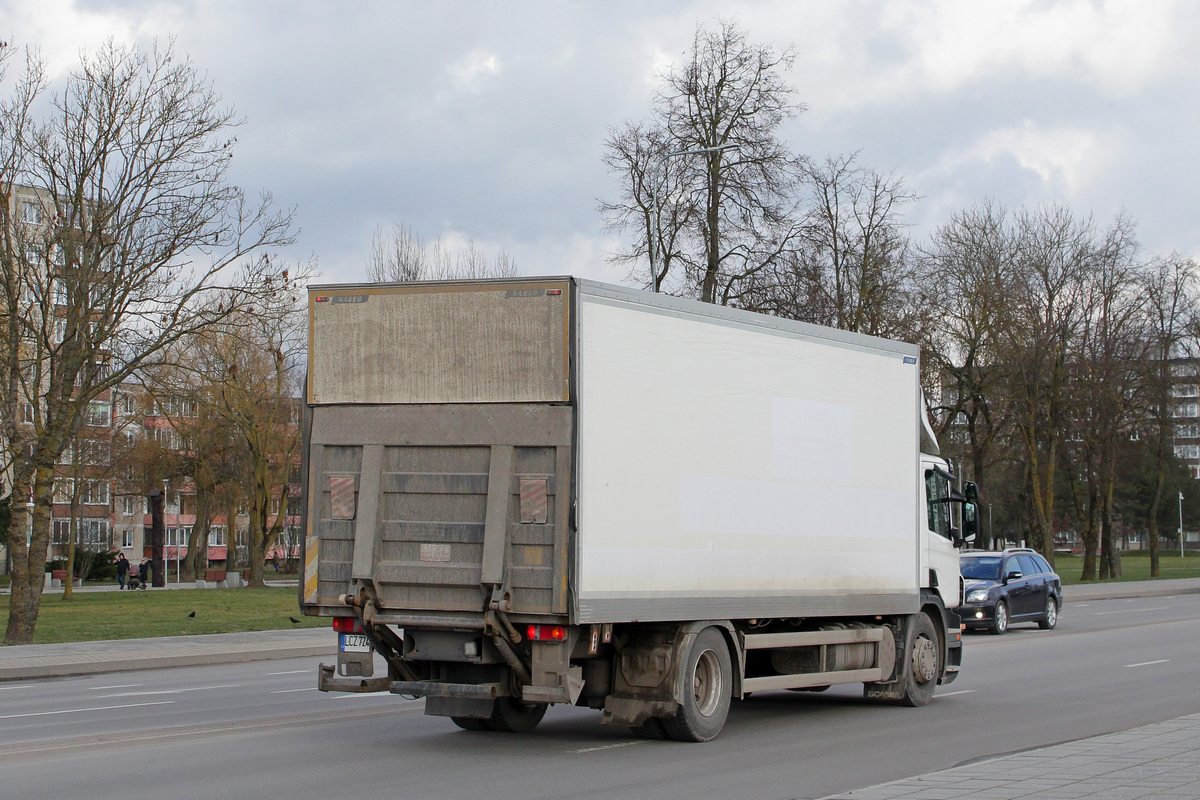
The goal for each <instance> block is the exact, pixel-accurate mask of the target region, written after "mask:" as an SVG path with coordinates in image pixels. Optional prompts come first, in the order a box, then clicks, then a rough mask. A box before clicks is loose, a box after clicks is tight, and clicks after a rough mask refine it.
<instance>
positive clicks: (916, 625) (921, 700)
mask: <svg viewBox="0 0 1200 800" xmlns="http://www.w3.org/2000/svg"><path fill="white" fill-rule="evenodd" d="M942 658H943V656H942V644H941V640H940V639H939V638H938V632H937V628H936V627H934V624H933V620H931V619H930V618H929V615H928V614H918V615H917V618H916V619H915V620H913V631H912V639H911V641H910V642H909V646H908V658H907V659H906V660H905V663H904V670H905V675H904V694H903V695H902V696H901V697H900V704H901V705H905V706H910V707H912V708H916V707H918V706H927V705H929V703H930V701H931V700H933V690H934V689H936V688H937V682H938V678H939V677H940V676H941V674H942V668H943V666H944V665H943V664H942Z"/></svg>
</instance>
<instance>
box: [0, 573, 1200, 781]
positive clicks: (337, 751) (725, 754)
mask: <svg viewBox="0 0 1200 800" xmlns="http://www.w3.org/2000/svg"><path fill="white" fill-rule="evenodd" d="M1197 640H1200V595H1180V596H1175V597H1154V598H1142V599H1134V600H1104V601H1092V602H1086V603H1085V602H1080V603H1073V604H1068V605H1067V606H1066V608H1065V609H1064V612H1063V615H1062V618H1061V621H1060V623H1059V627H1058V629H1057V630H1055V631H1050V632H1047V631H1040V630H1038V629H1037V627H1036V626H1033V625H1018V626H1014V627H1013V628H1012V629H1011V630H1010V631H1009V633H1008V634H1007V635H1006V636H1003V637H994V636H989V635H987V634H971V635H968V636H967V640H966V648H967V649H966V657H965V662H966V663H965V665H964V668H963V673H962V675H961V677H960V678H959V679H958V680H957V681H956V682H955V683H954V684H952V685H950V686H947V687H942V688H941V689H940V690H939V693H938V697H937V698H936V699H935V700H934V703H933V704H932V705H930V706H929V707H927V708H923V709H902V708H891V707H883V706H876V705H873V704H869V703H867V702H865V701H863V700H862V699H861V697H860V696H859V695H860V690H859V689H858V688H857V687H844V688H841V687H834V688H833V689H830V690H829V691H828V692H825V693H823V694H810V693H792V692H769V693H762V694H756V695H755V696H753V697H752V698H749V699H748V700H746V701H743V702H740V703H736V704H735V708H734V709H733V711H732V713H731V715H730V719H729V722H728V724H727V726H726V728H725V730H724V732H723V733H722V734H721V736H720V738H719V739H717V740H716V741H715V742H711V743H708V744H702V745H694V744H679V743H672V742H657V741H645V740H641V739H634V738H631V737H630V735H629V734H628V732H627V731H626V730H625V729H621V728H609V727H605V726H601V725H600V724H599V713H598V712H594V711H589V710H587V709H577V708H564V707H555V708H553V709H551V710H550V712H549V713H548V714H547V715H546V719H545V721H544V722H543V723H542V725H541V726H540V727H539V728H538V729H537V730H536V731H535V732H534V733H532V734H529V735H524V736H517V735H503V734H495V733H468V732H466V731H460V730H459V729H457V728H455V727H454V726H453V725H452V724H451V723H450V722H449V720H445V719H441V718H435V717H425V716H423V715H422V710H423V704H422V702H421V701H407V700H403V699H400V698H395V697H391V696H377V695H366V696H360V695H324V694H321V693H319V692H317V691H315V690H314V689H313V688H312V687H313V686H314V685H315V682H316V676H315V665H316V663H317V662H318V661H319V660H320V659H298V660H295V661H275V662H268V663H255V664H241V665H230V666H219V667H195V668H183V669H166V670H155V671H144V672H129V673H121V674H117V675H104V676H96V677H87V678H69V679H59V680H48V681H40V682H20V683H11V684H3V685H0V800H7V799H8V798H22V800H37V799H38V798H68V797H80V798H95V799H96V800H103V799H104V798H127V797H154V798H170V797H187V798H247V797H253V798H255V800H269V799H270V798H277V797H278V798H285V797H286V798H289V800H292V799H294V798H330V799H332V798H356V799H357V798H362V797H385V796H386V797H395V798H459V797H461V798H480V797H487V798H488V799H489V800H503V798H602V797H603V798H613V797H618V798H624V797H630V798H634V797H636V798H645V797H652V798H655V800H667V799H668V798H724V797H730V798H817V797H823V796H826V795H830V794H833V793H836V792H844V791H847V790H849V789H853V788H858V787H863V786H869V785H873V784H877V783H881V782H884V781H889V780H895V779H899V778H904V777H909V776H913V775H918V774H922V773H925V772H929V771H932V770H936V769H942V768H946V767H950V766H954V765H956V764H960V763H964V762H967V761H971V760H974V759H978V758H983V757H987V756H992V755H998V754H1002V753H1009V752H1016V751H1020V750H1024V749H1028V748H1032V747H1037V746H1041V745H1046V744H1053V743H1059V742H1065V741H1071V740H1074V739H1078V738H1082V737H1087V736H1094V735H1098V734H1102V733H1109V732H1114V731H1119V730H1125V729H1128V728H1132V727H1136V726H1139V725H1144V724H1149V723H1152V722H1159V721H1162V720H1167V719H1173V718H1175V717H1179V716H1182V715H1184V714H1193V713H1200V692H1197V691H1196V686H1197V678H1196V668H1195V666H1194V664H1195V654H1196V644H1195V643H1196V642H1197Z"/></svg>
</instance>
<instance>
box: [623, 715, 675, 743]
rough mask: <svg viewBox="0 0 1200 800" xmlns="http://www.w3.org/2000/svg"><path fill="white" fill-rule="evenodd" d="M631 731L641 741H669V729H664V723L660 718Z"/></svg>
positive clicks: (652, 718) (646, 722) (655, 718)
mask: <svg viewBox="0 0 1200 800" xmlns="http://www.w3.org/2000/svg"><path fill="white" fill-rule="evenodd" d="M629 730H631V731H633V735H634V736H636V737H637V738H639V739H660V740H661V739H669V738H671V737H669V736H667V729H666V728H664V727H663V721H662V719H660V718H659V717H651V718H650V719H648V720H646V721H645V722H643V723H642V724H641V725H637V726H635V727H633V728H630V729H629Z"/></svg>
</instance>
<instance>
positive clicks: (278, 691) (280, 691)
mask: <svg viewBox="0 0 1200 800" xmlns="http://www.w3.org/2000/svg"><path fill="white" fill-rule="evenodd" d="M316 691H320V690H319V689H317V687H315V686H305V687H304V688H303V689H276V690H275V691H273V692H271V694H288V693H290V692H316Z"/></svg>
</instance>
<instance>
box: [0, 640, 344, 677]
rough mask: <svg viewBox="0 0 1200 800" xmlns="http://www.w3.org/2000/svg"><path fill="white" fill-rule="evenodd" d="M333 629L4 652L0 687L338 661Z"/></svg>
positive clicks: (0, 661)
mask: <svg viewBox="0 0 1200 800" xmlns="http://www.w3.org/2000/svg"><path fill="white" fill-rule="evenodd" d="M336 654H337V639H336V637H335V636H334V634H333V632H332V631H331V630H330V629H329V628H304V629H302V630H283V631H255V632H252V633H212V634H206V635H201V636H164V637H160V638H156V639H115V640H105V641H98V642H71V643H69V644H30V645H13V646H9V647H0V681H11V680H20V679H22V678H60V677H64V676H68V675H93V674H96V673H101V672H124V671H126V670H133V669H159V668H161V667H194V666H202V665H207V664H234V663H240V662H244V661H268V660H271V659H276V658H300V657H305V656H323V655H328V656H335V655H336Z"/></svg>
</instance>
